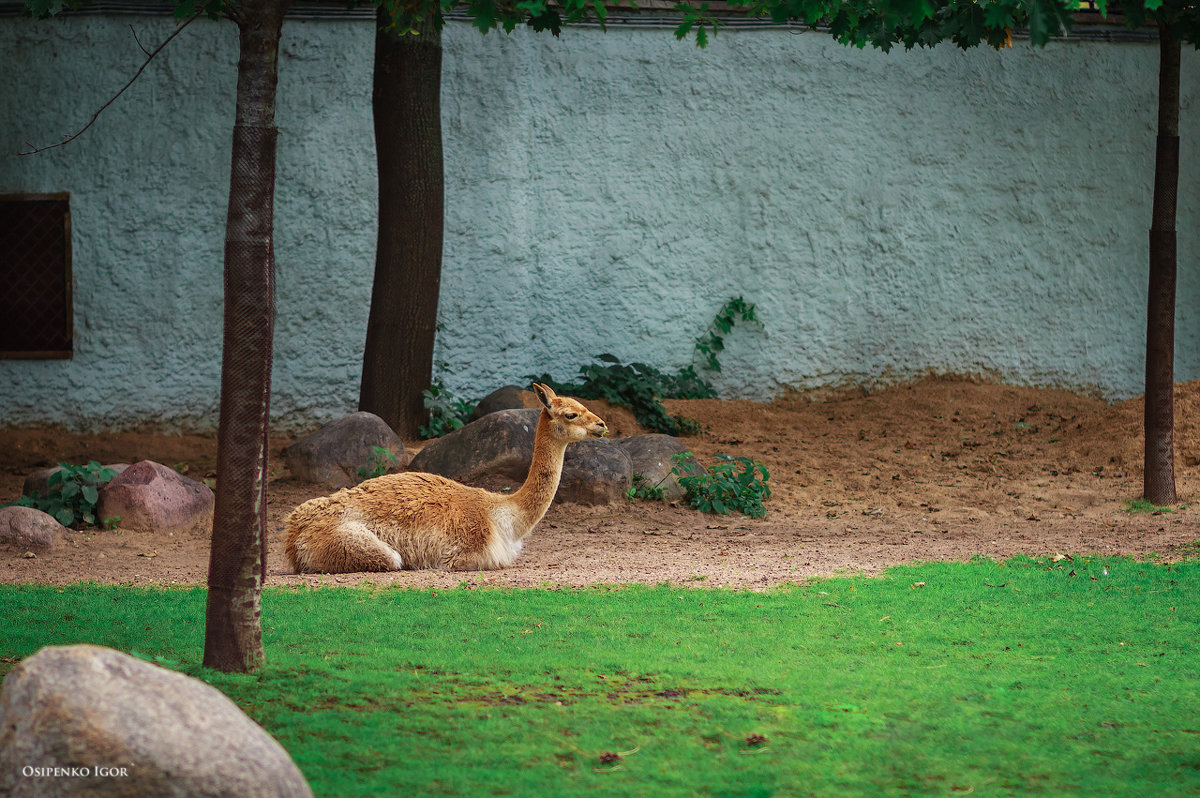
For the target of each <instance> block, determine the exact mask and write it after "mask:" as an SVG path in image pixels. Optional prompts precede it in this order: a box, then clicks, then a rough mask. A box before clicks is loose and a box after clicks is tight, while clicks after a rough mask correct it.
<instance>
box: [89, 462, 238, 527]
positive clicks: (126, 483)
mask: <svg viewBox="0 0 1200 798" xmlns="http://www.w3.org/2000/svg"><path fill="white" fill-rule="evenodd" d="M214 504H215V500H214V497H213V492H212V490H211V489H210V488H209V487H208V486H207V485H205V484H203V483H201V482H197V481H196V480H194V479H188V478H187V477H185V476H184V475H183V474H180V473H179V472H178V471H175V470H174V469H173V468H168V467H167V466H165V465H163V464H162V463H156V462H154V461H153V460H142V461H141V462H138V463H134V464H133V465H131V466H129V467H128V468H126V469H125V470H124V471H122V472H121V473H120V474H119V475H117V476H116V477H114V478H113V480H112V481H111V482H109V483H108V484H107V485H105V486H104V487H103V488H101V489H100V501H99V503H98V504H97V506H96V511H97V512H96V514H97V516H98V517H99V518H100V519H101V520H105V519H109V518H120V519H121V520H120V522H119V523H118V524H117V525H118V526H120V527H121V528H122V529H129V530H133V531H140V532H152V531H162V532H200V533H209V532H212V519H213V505H214Z"/></svg>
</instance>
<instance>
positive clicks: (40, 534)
mask: <svg viewBox="0 0 1200 798" xmlns="http://www.w3.org/2000/svg"><path fill="white" fill-rule="evenodd" d="M67 531H68V530H67V528H66V527H65V526H63V525H62V524H60V523H58V521H57V520H56V519H55V518H54V516H52V515H49V514H48V513H43V512H42V511H41V510H35V509H34V508H32V507H0V543H11V544H12V545H14V546H36V547H39V548H49V547H50V546H53V545H55V544H56V543H58V542H59V541H61V540H62V538H63V535H65V534H66V533H67Z"/></svg>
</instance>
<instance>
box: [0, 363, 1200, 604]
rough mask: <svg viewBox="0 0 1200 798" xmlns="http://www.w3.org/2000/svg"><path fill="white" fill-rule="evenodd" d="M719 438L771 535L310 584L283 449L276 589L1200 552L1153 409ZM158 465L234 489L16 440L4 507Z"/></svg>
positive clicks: (118, 566) (1055, 397) (1189, 408)
mask: <svg viewBox="0 0 1200 798" xmlns="http://www.w3.org/2000/svg"><path fill="white" fill-rule="evenodd" d="M588 404H589V405H592V406H593V409H594V410H596V411H597V412H599V413H600V415H602V416H603V417H605V419H606V420H608V421H609V422H610V425H611V426H613V427H614V428H615V429H616V430H617V432H618V434H629V433H631V432H635V431H636V424H635V423H634V422H633V420H632V416H631V415H630V414H629V413H628V412H627V411H624V410H622V409H620V408H610V407H607V406H605V405H604V404H603V403H599V402H589V403H588ZM668 404H669V408H670V409H671V411H672V412H674V413H681V414H684V415H688V416H691V417H693V418H696V419H697V420H699V421H700V422H701V423H702V424H703V425H704V427H705V432H704V433H703V434H701V435H699V436H696V437H694V438H690V439H687V442H688V444H689V446H690V447H691V448H692V450H693V451H694V452H695V453H696V454H697V455H698V456H699V457H700V458H701V459H702V460H703V461H704V462H711V461H712V457H713V455H714V454H716V453H718V452H724V453H727V454H730V455H746V456H749V457H754V458H757V459H760V460H762V461H763V462H764V463H765V464H766V465H767V467H768V468H769V469H770V472H771V482H770V484H771V486H772V489H773V491H774V494H773V496H772V497H771V500H770V501H769V502H768V505H767V507H768V510H769V512H768V515H767V517H766V518H765V519H761V520H751V519H747V518H744V517H738V516H725V517H722V516H713V515H701V514H700V513H698V512H696V511H695V510H692V509H690V508H688V507H684V506H674V505H666V504H663V503H658V502H637V503H630V504H622V505H618V506H613V507H607V508H582V507H577V506H570V505H556V506H555V507H553V508H552V509H551V511H550V513H549V514H548V515H547V516H546V518H545V520H544V521H543V522H542V523H541V525H539V526H538V528H537V529H535V530H534V532H533V534H532V535H531V536H530V538H529V540H528V543H527V545H526V548H525V553H524V554H523V555H522V556H521V559H520V560H518V562H517V564H516V566H515V567H513V568H509V569H506V570H503V571H490V572H481V573H441V572H411V571H404V572H400V573H393V574H370V575H360V574H341V575H335V576H324V577H322V576H297V575H295V574H293V573H291V572H290V568H289V566H288V565H287V563H286V560H285V559H284V557H283V552H282V542H281V539H280V534H279V532H280V529H281V526H282V522H283V519H284V517H285V516H286V515H287V513H288V512H290V511H291V509H292V508H293V507H295V506H296V505H297V504H299V503H300V502H302V501H304V500H306V499H308V498H311V497H313V496H316V495H320V494H322V493H323V492H324V491H323V490H322V489H321V488H319V487H316V486H313V485H309V484H304V483H300V482H297V481H295V480H293V479H291V478H290V477H289V476H288V475H287V474H286V473H284V466H283V460H282V457H281V456H280V455H279V452H280V450H281V449H282V448H283V447H284V446H286V445H287V444H288V443H289V442H290V439H285V438H280V439H278V440H274V441H272V452H271V482H270V488H269V503H268V513H269V536H270V555H269V556H270V559H269V568H268V578H267V582H268V584H295V583H309V584H320V583H324V584H355V583H360V582H364V581H369V582H371V583H374V584H398V585H405V586H414V587H440V586H454V585H459V584H463V583H466V584H469V585H497V586H522V587H523V586H540V585H565V586H577V585H585V584H591V583H596V582H605V583H612V582H646V583H657V582H662V581H670V582H674V583H679V584H689V585H702V586H713V587H715V586H727V587H750V588H764V587H769V586H772V585H776V584H779V583H783V582H788V581H798V580H803V579H805V578H807V577H812V576H819V575H830V574H834V573H838V572H858V571H862V572H867V573H874V572H878V571H879V570H880V569H883V568H886V567H888V566H891V565H895V564H900V563H908V562H913V561H922V560H966V559H970V558H971V557H973V556H975V555H985V556H988V557H995V558H1003V557H1008V556H1011V555H1014V554H1018V553H1027V554H1056V553H1063V554H1070V555H1083V554H1118V553H1120V554H1133V555H1147V554H1152V553H1153V554H1157V555H1161V556H1164V557H1165V558H1167V559H1175V558H1178V557H1180V556H1183V555H1184V554H1185V553H1187V552H1189V551H1191V552H1194V550H1195V549H1194V544H1195V542H1196V541H1197V540H1198V539H1200V523H1198V521H1197V512H1196V509H1195V508H1189V507H1188V506H1187V505H1186V504H1185V505H1183V506H1182V507H1180V508H1176V511H1175V512H1170V513H1161V514H1136V513H1130V512H1128V511H1126V510H1124V509H1123V507H1124V505H1125V504H1126V503H1127V502H1128V501H1129V500H1131V499H1133V498H1136V497H1137V496H1138V495H1139V493H1140V491H1141V480H1142V473H1141V459H1142V455H1141V448H1142V441H1141V414H1142V405H1141V402H1140V400H1137V399H1134V400H1130V401H1127V402H1122V403H1119V404H1116V405H1108V404H1106V403H1104V402H1101V401H1097V400H1094V399H1090V398H1086V397H1081V396H1077V395H1074V394H1070V393H1066V392H1062V391H1048V390H1041V389H1034V388H1016V387H1011V386H1004V385H995V384H988V383H982V382H977V381H972V380H964V379H952V378H930V379H926V380H923V381H921V382H918V383H916V384H913V385H907V386H900V387H894V388H889V389H886V390H882V391H879V392H877V393H873V394H870V395H867V394H864V393H860V394H856V395H852V396H843V397H840V398H836V399H827V400H821V401H815V400H812V399H810V398H806V397H805V396H802V395H796V396H789V397H784V398H781V399H779V400H777V401H774V402H771V403H769V404H761V403H753V402H745V401H733V402H730V401H717V400H697V401H672V402H669V403H668ZM1175 442H1176V457H1177V464H1176V482H1177V486H1178V491H1179V496H1180V500H1181V501H1182V502H1185V503H1186V502H1190V501H1193V500H1194V499H1195V497H1196V496H1197V495H1198V493H1200V382H1193V383H1185V384H1180V385H1178V386H1177V388H1176V434H1175ZM92 459H95V460H99V461H101V462H104V463H111V462H134V461H137V460H140V459H151V460H157V461H158V462H161V463H165V464H167V465H170V466H173V467H175V468H177V469H178V470H180V471H182V472H184V473H186V474H188V475H189V476H190V477H192V478H193V479H207V480H208V481H209V482H210V484H211V483H212V481H213V480H214V478H215V477H216V474H215V473H214V471H213V469H214V467H215V462H216V441H215V437H213V436H199V435H158V434H154V433H151V432H124V433H113V434H104V435H97V436H85V435H71V434H67V433H63V432H61V431H56V430H45V429H9V430H0V501H11V500H13V499H15V498H17V497H18V496H19V494H20V491H21V483H22V481H23V479H24V477H25V475H26V474H27V473H29V472H30V471H33V470H35V469H37V468H41V467H45V466H48V465H53V464H54V463H55V462H58V461H65V462H71V463H84V462H87V461H88V460H92ZM207 568H208V541H207V539H205V538H204V537H203V536H200V535H182V536H175V535H165V534H146V533H134V532H129V531H122V530H120V529H117V530H112V531H103V530H96V529H88V530H83V531H79V532H72V533H71V535H70V537H69V538H68V540H67V541H66V542H65V543H64V544H62V545H60V546H59V547H57V548H54V549H51V550H48V551H44V552H40V553H37V554H36V556H29V554H27V552H26V551H24V550H20V549H17V548H14V547H11V546H8V547H6V546H3V545H0V582H47V583H64V582H74V581H79V580H96V581H99V582H111V583H132V584H148V583H164V584H174V583H193V584H202V583H203V582H204V581H205V578H206V574H207Z"/></svg>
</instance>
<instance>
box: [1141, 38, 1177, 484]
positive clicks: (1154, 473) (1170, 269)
mask: <svg viewBox="0 0 1200 798" xmlns="http://www.w3.org/2000/svg"><path fill="white" fill-rule="evenodd" d="M1158 30H1159V66H1158V92H1159V93H1158V141H1157V146H1156V152H1155V163H1154V217H1153V221H1152V223H1151V226H1150V275H1149V292H1148V298H1147V307H1146V412H1145V418H1144V427H1145V438H1146V450H1145V475H1144V479H1143V496H1144V497H1145V498H1146V500H1147V501H1150V502H1153V503H1154V504H1174V503H1175V502H1176V501H1178V497H1177V496H1176V494H1175V445H1174V435H1175V273H1176V250H1175V219H1176V214H1175V206H1176V195H1177V191H1178V187H1179V57H1180V42H1179V40H1177V39H1176V38H1175V37H1174V36H1173V35H1172V33H1171V27H1170V24H1169V23H1167V22H1160V23H1159V26H1158Z"/></svg>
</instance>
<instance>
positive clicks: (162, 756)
mask: <svg viewBox="0 0 1200 798" xmlns="http://www.w3.org/2000/svg"><path fill="white" fill-rule="evenodd" d="M0 795H11V796H12V798H25V796H31V797H32V796H37V798H53V796H60V795H62V796H65V795H88V796H102V797H107V796H122V797H123V796H130V798H133V796H166V797H170V796H251V795H253V796H311V795H312V791H311V790H310V789H309V787H308V783H307V782H306V781H305V780H304V776H303V775H302V774H301V773H300V770H299V769H298V768H297V767H296V765H295V763H294V762H292V759H291V757H290V756H288V753H287V751H285V750H284V749H283V747H282V746H281V745H279V743H278V742H276V741H275V740H274V739H273V738H272V737H271V736H270V735H269V734H267V733H266V732H265V731H263V729H262V728H261V727H260V726H258V725H257V724H256V723H254V721H252V720H250V718H248V717H246V715H244V714H243V713H242V711H241V710H240V709H238V708H237V706H236V705H235V704H234V703H233V702H232V701H230V700H229V699H228V698H226V697H225V696H224V695H223V694H222V693H221V692H220V691H218V690H216V689H214V688H212V687H210V686H208V685H207V684H204V683H203V682H201V681H199V680H197V679H193V678H191V677H188V676H184V675H183V674H180V673H175V672H174V671H169V670H167V669H165V668H160V667H158V666H157V665H151V664H150V663H148V662H144V661H142V660H140V659H135V658H134V657H130V656H128V655H126V654H122V653H121V652H119V651H114V650H112V649H108V648H101V647H99V646H86V645H84V646H63V647H50V648H44V649H42V650H41V651H39V652H38V653H36V654H34V655H33V656H32V657H29V658H28V659H26V660H25V661H24V662H22V663H20V664H19V665H17V667H15V668H14V669H13V670H12V672H11V673H9V675H8V678H6V679H5V680H4V688H3V691H2V692H0Z"/></svg>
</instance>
